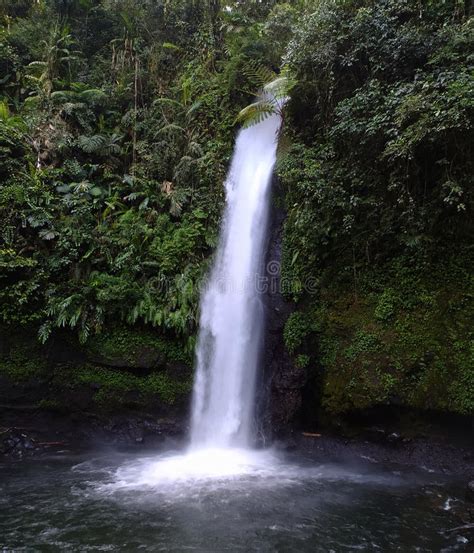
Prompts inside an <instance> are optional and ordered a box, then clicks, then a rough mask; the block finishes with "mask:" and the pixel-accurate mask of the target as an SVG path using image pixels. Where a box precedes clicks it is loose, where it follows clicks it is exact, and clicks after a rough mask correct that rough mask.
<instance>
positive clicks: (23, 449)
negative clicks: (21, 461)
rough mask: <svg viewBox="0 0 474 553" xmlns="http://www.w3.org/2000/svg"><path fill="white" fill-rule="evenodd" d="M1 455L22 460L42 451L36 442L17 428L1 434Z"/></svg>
mask: <svg viewBox="0 0 474 553" xmlns="http://www.w3.org/2000/svg"><path fill="white" fill-rule="evenodd" d="M0 439H1V441H0V453H1V454H3V455H8V456H10V457H16V458H21V457H24V456H25V455H30V454H32V453H34V452H35V451H37V450H38V449H40V447H39V446H38V444H37V443H36V441H35V440H34V439H33V438H32V437H31V436H29V435H28V434H26V433H25V432H23V431H21V430H18V429H17V428H8V429H6V430H3V431H2V432H1V434H0Z"/></svg>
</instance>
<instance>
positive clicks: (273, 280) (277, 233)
mask: <svg viewBox="0 0 474 553" xmlns="http://www.w3.org/2000/svg"><path fill="white" fill-rule="evenodd" d="M273 189H274V193H275V197H276V200H278V197H279V196H281V190H279V185H278V182H277V181H276V182H274V186H273ZM277 203H278V202H274V205H273V208H272V213H271V223H270V233H269V238H268V246H267V255H266V260H265V261H266V272H265V275H264V276H265V283H266V285H267V288H266V294H265V310H266V328H265V336H264V352H263V357H264V359H263V366H264V367H265V374H264V376H263V383H261V390H263V391H262V392H261V393H260V397H259V398H258V404H259V405H258V411H259V413H260V418H261V419H262V421H263V424H262V431H261V432H262V434H265V435H267V436H269V435H271V434H275V435H279V436H282V435H283V434H285V433H287V432H288V431H289V430H290V428H291V425H292V423H293V422H294V419H295V417H296V415H297V413H298V412H299V411H300V409H301V405H302V393H303V387H304V385H305V384H306V381H307V373H306V370H305V369H303V368H297V367H296V366H295V364H294V363H293V360H292V359H291V356H290V355H289V354H288V352H287V351H286V348H285V345H284V340H283V329H284V326H285V323H286V320H287V319H288V317H289V315H290V313H291V312H292V311H293V309H294V306H293V304H292V303H290V302H287V301H286V300H285V299H284V297H283V294H282V289H281V288H282V287H281V279H280V272H279V267H280V263H281V244H282V234H283V222H284V220H285V212H284V210H283V209H281V208H278V207H276V204H277Z"/></svg>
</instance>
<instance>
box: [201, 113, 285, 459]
mask: <svg viewBox="0 0 474 553" xmlns="http://www.w3.org/2000/svg"><path fill="white" fill-rule="evenodd" d="M280 124H281V119H280V116H279V115H277V114H274V115H272V116H270V117H268V118H267V119H265V120H264V121H262V122H260V123H258V124H256V125H253V126H251V127H248V128H247V129H243V130H241V131H240V133H239V136H238V138H237V142H236V146H235V152H234V156H233V159H232V164H231V167H230V171H229V174H228V177H227V181H226V194H227V201H226V209H225V214H224V219H223V223H222V228H221V238H220V244H219V248H218V251H217V254H216V259H215V262H214V267H213V269H212V271H211V274H210V279H209V282H208V284H207V287H206V289H205V291H204V293H203V296H202V298H201V320H200V331H199V340H198V345H197V350H196V361H197V367H196V378H195V383H194V396H193V411H192V421H191V446H192V448H204V447H212V448H228V447H248V446H250V445H251V443H252V426H253V418H254V403H255V380H256V374H257V368H258V367H257V365H258V358H259V353H260V349H261V340H262V326H263V306H262V303H261V297H260V293H259V275H261V274H262V269H263V257H264V251H263V248H264V242H265V235H266V231H267V221H268V204H269V197H270V194H269V188H270V183H271V177H272V170H273V166H274V164H275V160H276V149H277V134H278V130H279V128H280Z"/></svg>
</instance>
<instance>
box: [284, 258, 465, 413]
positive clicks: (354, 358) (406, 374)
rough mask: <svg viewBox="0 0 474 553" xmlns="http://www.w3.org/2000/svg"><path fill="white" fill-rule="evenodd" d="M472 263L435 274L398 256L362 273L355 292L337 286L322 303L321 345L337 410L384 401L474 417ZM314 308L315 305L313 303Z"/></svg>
mask: <svg viewBox="0 0 474 553" xmlns="http://www.w3.org/2000/svg"><path fill="white" fill-rule="evenodd" d="M466 261H468V260H466V259H462V260H459V259H456V258H454V259H447V260H443V261H442V262H439V263H438V264H437V265H432V266H430V267H429V268H428V270H427V269H425V268H421V269H420V268H417V267H416V266H413V265H410V264H409V263H407V260H405V259H397V260H394V261H393V262H391V263H390V264H387V265H386V266H385V267H383V268H382V269H381V270H379V271H369V270H367V271H366V272H365V273H361V274H360V275H359V280H360V283H359V285H360V291H359V295H358V298H357V300H355V299H354V295H353V289H352V287H351V285H350V284H348V285H347V287H344V286H341V283H340V282H339V283H331V284H328V285H326V287H325V288H324V289H323V292H322V296H321V297H319V298H318V301H320V302H322V303H323V308H319V314H320V324H319V326H318V334H317V335H314V334H312V335H310V336H308V337H306V338H305V339H303V340H302V341H300V342H301V343H300V342H298V341H293V343H292V344H293V345H295V346H296V347H295V348H294V349H295V351H296V352H298V351H301V350H302V349H303V350H304V348H305V347H306V348H307V347H308V345H311V344H312V343H317V348H313V351H310V353H314V354H315V355H317V359H318V360H319V363H320V370H321V371H322V373H323V375H324V378H323V392H322V398H321V401H322V406H323V408H324V409H325V410H326V411H328V412H330V413H343V412H348V411H351V410H361V409H366V408H368V407H372V406H374V405H378V404H390V403H394V402H395V403H397V404H402V405H405V406H408V407H415V408H421V409H435V410H441V411H450V412H455V413H461V414H472V413H474V346H473V339H474V334H473V331H472V320H473V315H474V307H473V298H474V287H473V280H472V277H471V275H470V272H469V270H468V269H467V268H465V266H466V265H469V263H468V262H467V263H466ZM307 308H308V309H309V310H310V309H311V304H309V305H308V306H307Z"/></svg>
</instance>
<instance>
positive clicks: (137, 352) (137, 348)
mask: <svg viewBox="0 0 474 553" xmlns="http://www.w3.org/2000/svg"><path fill="white" fill-rule="evenodd" d="M87 349H88V350H89V351H91V352H92V353H95V354H97V355H100V356H102V357H104V358H105V359H109V360H112V361H113V360H114V359H118V358H120V359H124V360H125V361H126V362H128V363H129V364H130V365H137V366H139V365H140V358H141V356H143V354H144V352H148V353H149V354H152V355H153V354H154V355H155V356H156V358H157V359H161V362H162V363H165V362H166V361H175V362H182V363H187V364H191V362H192V351H190V348H189V347H187V344H183V343H181V342H180V341H179V340H178V339H177V338H167V337H164V336H162V335H158V334H157V333H154V332H152V331H149V330H141V329H138V330H137V329H134V328H127V327H123V326H122V327H116V328H112V329H108V330H107V331H106V332H103V333H102V334H98V335H95V336H93V337H92V338H91V339H90V340H89V342H88V344H87Z"/></svg>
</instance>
